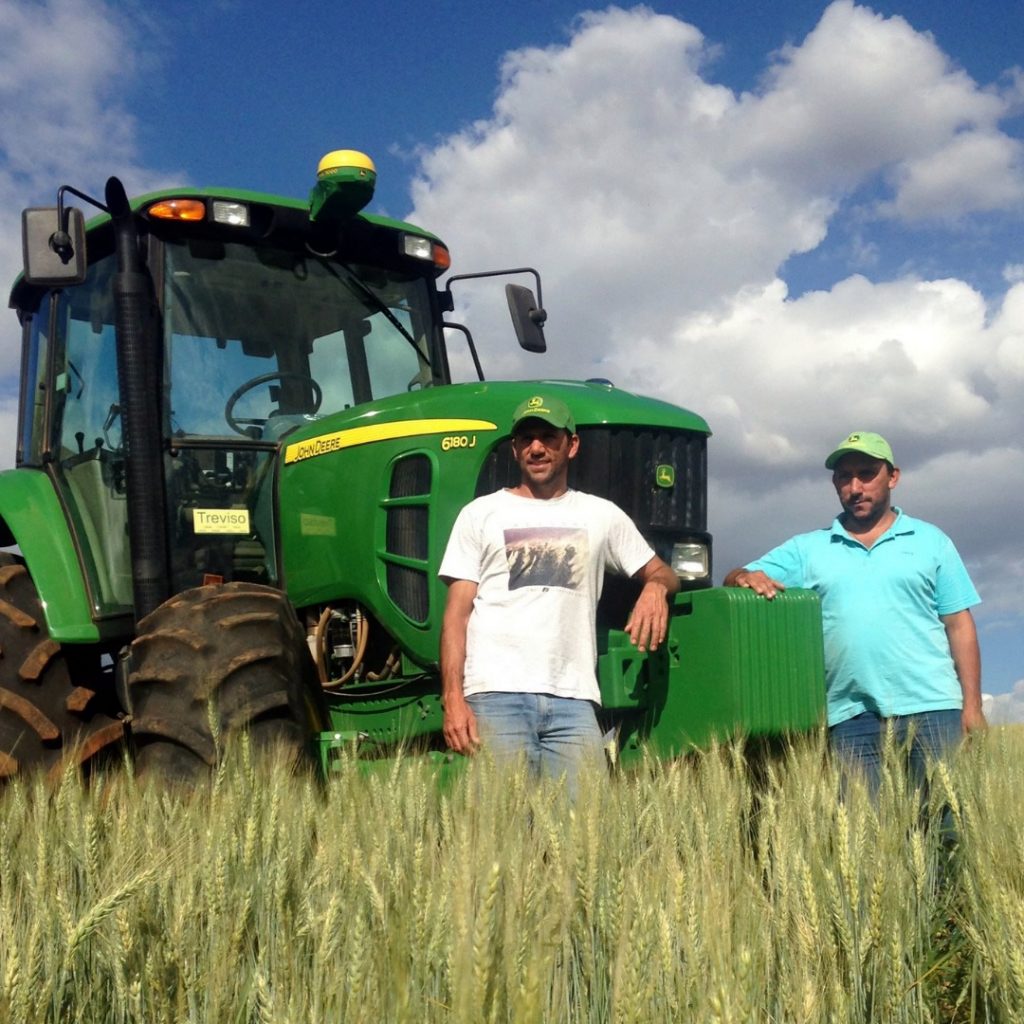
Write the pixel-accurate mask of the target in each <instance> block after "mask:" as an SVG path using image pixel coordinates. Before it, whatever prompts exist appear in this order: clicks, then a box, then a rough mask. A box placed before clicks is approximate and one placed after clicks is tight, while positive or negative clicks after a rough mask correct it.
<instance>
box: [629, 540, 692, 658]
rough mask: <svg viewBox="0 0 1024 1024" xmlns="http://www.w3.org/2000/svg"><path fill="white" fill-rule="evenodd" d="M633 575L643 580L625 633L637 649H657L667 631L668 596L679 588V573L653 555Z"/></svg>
mask: <svg viewBox="0 0 1024 1024" xmlns="http://www.w3.org/2000/svg"><path fill="white" fill-rule="evenodd" d="M633 578H634V579H641V580H643V581H644V589H643V590H641V591H640V596H639V597H638V598H637V602H636V604H635V605H633V611H632V612H630V615H629V621H628V622H627V623H626V633H627V634H628V635H629V639H630V640H631V641H632V642H633V644H634V645H635V646H636V648H637V650H638V651H647V650H651V651H656V650H657V649H658V647H659V645H660V644H662V643H664V642H665V634H666V633H667V631H668V597H669V595H670V594H674V593H675V592H676V591H677V590H678V589H679V577H678V576H677V575H676V574H675V573H674V572H673V571H672V570H671V569H670V568H669V567H668V566H667V565H666V564H665V563H664V562H663V561H662V560H661V559H660V558H658V557H657V555H655V556H654V558H652V559H651V560H650V561H649V562H648V563H647V564H646V565H645V566H644V567H643V568H642V569H640V571H639V572H636V573H634V574H633Z"/></svg>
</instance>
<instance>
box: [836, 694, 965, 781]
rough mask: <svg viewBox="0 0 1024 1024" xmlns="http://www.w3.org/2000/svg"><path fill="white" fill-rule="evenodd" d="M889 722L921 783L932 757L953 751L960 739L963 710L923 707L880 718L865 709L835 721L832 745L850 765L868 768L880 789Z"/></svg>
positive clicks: (866, 773)
mask: <svg viewBox="0 0 1024 1024" xmlns="http://www.w3.org/2000/svg"><path fill="white" fill-rule="evenodd" d="M889 725H891V726H892V730H893V741H894V743H895V746H896V749H897V750H906V751H907V767H908V771H909V774H910V779H911V781H912V782H913V783H915V784H917V785H923V784H924V782H925V767H926V764H927V761H928V759H929V758H931V759H932V760H934V759H935V758H937V757H943V756H945V755H947V754H951V753H952V752H953V750H954V749H955V747H956V745H957V743H959V742H960V733H961V729H960V711H959V710H957V709H954V710H951V711H922V712H920V713H919V714H916V715H896V716H894V717H893V718H880V717H879V716H878V715H876V714H874V713H873V712H871V711H865V712H863V713H862V714H859V715H857V716H855V717H854V718H848V719H847V720H846V721H845V722H840V723H839V724H838V725H833V726H832V727H831V728H830V729H829V731H828V733H829V742H830V743H831V745H832V749H833V750H834V751H835V752H836V754H837V755H838V756H839V757H840V758H841V759H842V760H843V761H844V762H845V763H846V765H847V766H848V767H857V768H860V769H861V770H862V771H863V772H864V776H865V778H866V780H867V782H868V785H869V787H870V788H871V789H872V790H873V791H874V790H877V789H878V786H879V782H880V775H881V765H882V743H883V739H884V736H885V730H886V728H887V727H888V726H889ZM908 743H909V747H908Z"/></svg>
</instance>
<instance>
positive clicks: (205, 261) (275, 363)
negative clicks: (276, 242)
mask: <svg viewBox="0 0 1024 1024" xmlns="http://www.w3.org/2000/svg"><path fill="white" fill-rule="evenodd" d="M165 253H166V257H165V260H166V263H165V268H164V325H165V328H164V329H165V334H166V337H165V352H166V354H167V367H166V370H165V381H167V382H169V385H170V417H171V422H170V428H171V433H172V434H173V435H175V436H178V437H184V436H202V437H210V436H214V437H217V436H224V435H225V434H227V435H236V436H237V435H242V436H245V437H249V438H252V439H256V440H277V439H278V438H279V437H281V436H282V435H283V434H284V433H287V432H288V431H289V430H291V429H292V428H294V427H295V426H297V425H301V424H303V423H306V422H309V421H311V420H314V419H318V418H320V417H322V416H324V415H326V414H328V413H332V412H337V411H340V410H342V409H348V408H350V407H352V406H355V405H359V404H362V403H364V402H369V401H372V400H374V399H379V398H383V397H385V396H387V395H394V394H400V393H404V392H406V391H410V390H413V389H415V388H422V387H427V386H429V385H430V384H431V383H433V380H434V373H433V370H432V367H431V364H430V337H431V312H430V301H429V284H428V282H427V280H426V279H424V278H423V277H419V276H415V275H412V274H409V273H407V272H405V271H402V270H396V269H385V268H382V267H370V266H366V265H360V264H355V263H343V262H341V261H339V260H336V259H332V258H325V257H321V256H317V255H313V254H312V253H309V252H305V251H298V252H296V251H290V250H285V249H277V248H270V247H253V246H250V245H239V244H236V243H221V242H208V241H196V240H194V239H193V240H189V241H185V242H168V243H167V244H166V247H165Z"/></svg>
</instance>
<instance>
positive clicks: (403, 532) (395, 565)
mask: <svg viewBox="0 0 1024 1024" xmlns="http://www.w3.org/2000/svg"><path fill="white" fill-rule="evenodd" d="M432 484H433V471H432V468H431V462H430V459H429V458H427V456H425V455H423V454H412V455H407V456H405V457H404V458H401V459H399V460H398V461H396V462H395V463H394V465H393V466H392V468H391V481H390V483H389V486H388V497H387V498H386V499H385V501H384V508H385V540H384V544H385V551H384V554H383V558H384V561H385V562H386V578H387V592H388V596H389V597H390V598H391V600H392V601H394V603H395V604H396V605H397V606H398V607H399V608H400V609H401V610H402V611H403V612H405V614H406V615H408V616H409V618H410V619H412V620H413V621H415V622H425V621H426V619H427V615H428V613H429V610H430V609H429V596H430V595H429V589H430V588H429V583H428V580H429V573H428V569H429V566H428V565H427V557H428V553H429V550H430V516H429V505H430V490H431V486H432ZM409 563H413V564H409Z"/></svg>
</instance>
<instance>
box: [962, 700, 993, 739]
mask: <svg viewBox="0 0 1024 1024" xmlns="http://www.w3.org/2000/svg"><path fill="white" fill-rule="evenodd" d="M960 728H961V729H962V730H963V733H964V735H965V736H966V735H967V734H968V733H972V732H981V731H982V730H984V729H987V728H988V720H987V719H986V718H985V712H984V711H982V710H981V705H980V704H978V705H974V704H972V705H967V704H965V705H964V709H963V711H961V712H960Z"/></svg>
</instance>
